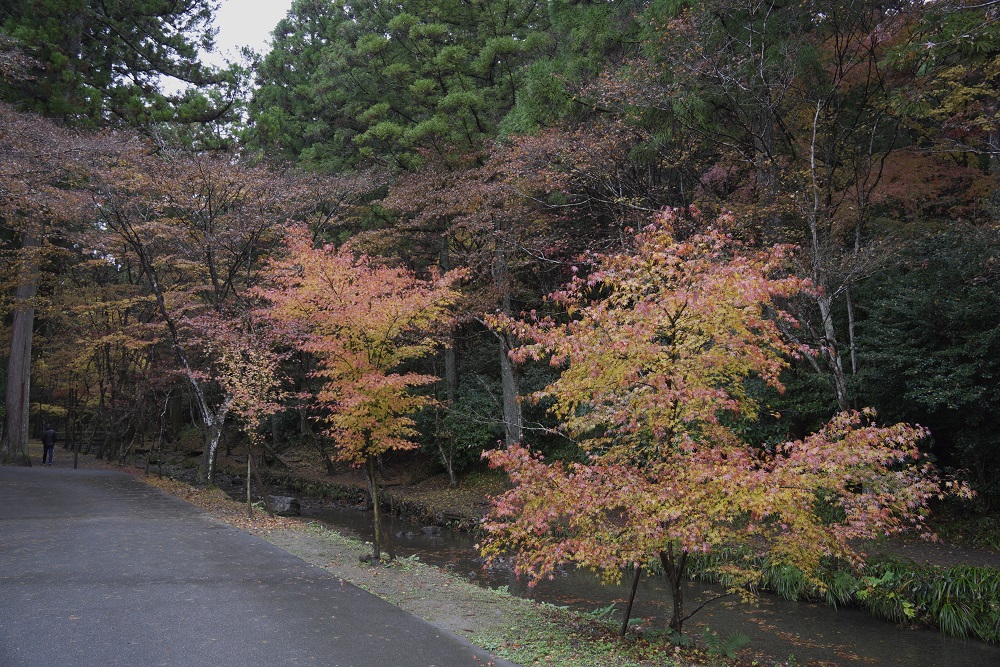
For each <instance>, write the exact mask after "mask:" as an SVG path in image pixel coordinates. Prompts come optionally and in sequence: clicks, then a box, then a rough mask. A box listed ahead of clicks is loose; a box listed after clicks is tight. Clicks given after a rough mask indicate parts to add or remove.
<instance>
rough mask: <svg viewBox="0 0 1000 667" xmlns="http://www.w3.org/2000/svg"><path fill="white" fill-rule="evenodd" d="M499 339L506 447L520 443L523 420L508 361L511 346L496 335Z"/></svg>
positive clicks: (514, 370)
mask: <svg viewBox="0 0 1000 667" xmlns="http://www.w3.org/2000/svg"><path fill="white" fill-rule="evenodd" d="M497 337H498V338H499V339H500V386H501V387H502V389H503V424H504V435H505V437H506V442H507V445H508V446H510V445H514V444H517V443H519V442H521V438H522V437H523V435H524V418H523V416H522V414H521V402H520V401H519V400H518V399H519V395H520V386H519V383H518V381H517V373H516V369H515V368H514V362H513V361H511V359H510V355H509V353H510V350H511V345H510V341H509V340H508V339H507V336H505V335H504V334H498V336H497Z"/></svg>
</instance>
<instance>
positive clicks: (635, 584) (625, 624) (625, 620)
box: [622, 563, 642, 637]
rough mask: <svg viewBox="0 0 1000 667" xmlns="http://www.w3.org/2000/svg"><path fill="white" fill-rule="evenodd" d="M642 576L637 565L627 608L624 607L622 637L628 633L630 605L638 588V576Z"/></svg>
mask: <svg viewBox="0 0 1000 667" xmlns="http://www.w3.org/2000/svg"><path fill="white" fill-rule="evenodd" d="M641 574H642V568H641V567H640V566H639V565H638V563H637V564H636V566H635V576H633V577H632V591H631V592H630V593H629V596H628V606H626V607H625V618H623V619H622V637H624V636H625V633H626V632H628V621H629V619H630V618H632V604H633V603H634V602H635V592H636V590H638V588H639V576H640V575H641Z"/></svg>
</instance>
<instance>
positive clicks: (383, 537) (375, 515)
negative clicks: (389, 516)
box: [365, 456, 396, 564]
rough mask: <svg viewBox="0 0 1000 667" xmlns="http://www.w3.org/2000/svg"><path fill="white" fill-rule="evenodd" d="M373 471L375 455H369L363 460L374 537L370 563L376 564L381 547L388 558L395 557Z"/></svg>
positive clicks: (380, 555) (380, 556)
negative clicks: (370, 502) (370, 503)
mask: <svg viewBox="0 0 1000 667" xmlns="http://www.w3.org/2000/svg"><path fill="white" fill-rule="evenodd" d="M375 473H376V470H375V457H374V456H369V457H368V459H367V460H366V461H365V479H366V481H367V482H368V495H369V496H370V497H371V500H372V524H373V528H374V533H375V539H374V540H372V542H373V544H372V564H376V563H378V562H379V561H380V560H382V550H383V549H385V551H386V554H387V555H388V556H389V560H392V559H394V558H395V557H396V553H395V550H394V549H393V546H392V540H390V539H389V535H388V533H387V532H386V530H385V520H384V519H383V516H382V507H381V505H379V502H378V482H377V481H376V478H375Z"/></svg>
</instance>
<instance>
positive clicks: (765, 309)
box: [482, 211, 939, 632]
mask: <svg viewBox="0 0 1000 667" xmlns="http://www.w3.org/2000/svg"><path fill="white" fill-rule="evenodd" d="M694 214H695V215H696V216H697V212H694ZM680 219H681V216H680V215H679V214H678V213H677V212H675V211H667V212H666V213H664V214H662V215H661V216H659V218H658V219H657V220H656V221H655V222H654V223H653V224H651V225H649V226H648V227H646V228H645V229H644V230H643V231H642V233H641V234H639V236H638V237H637V239H636V247H635V251H634V252H623V253H615V254H608V255H601V256H597V257H595V266H594V270H593V272H591V273H590V274H589V275H587V276H580V277H578V278H576V279H574V280H573V281H572V282H571V283H570V284H568V285H567V286H566V287H565V289H564V290H562V291H559V292H556V293H554V294H552V295H550V298H551V299H552V300H553V302H554V303H555V304H556V305H558V306H560V307H561V308H562V309H563V311H564V315H563V316H562V317H559V318H541V319H539V318H531V317H528V318H527V319H525V320H521V321H519V320H511V319H504V318H498V319H497V320H496V326H498V327H502V328H505V329H507V330H510V331H513V332H516V333H517V335H518V336H520V337H521V338H523V339H524V340H527V341H531V342H530V343H529V344H527V345H525V346H523V347H521V348H519V349H518V350H516V351H515V352H514V356H515V358H518V359H529V358H533V359H539V360H543V359H545V360H548V361H549V363H551V364H552V365H554V366H556V367H557V368H559V369H560V370H561V374H560V375H559V377H558V379H557V380H556V381H554V382H553V383H552V384H550V385H549V386H548V387H546V388H545V389H544V390H543V391H542V392H540V393H539V394H538V395H537V397H538V398H544V399H546V400H548V401H551V408H550V409H551V411H552V412H553V414H554V415H555V416H556V417H558V419H559V420H560V423H561V428H562V429H564V430H565V432H566V433H567V435H568V436H569V437H571V438H573V439H574V440H575V442H577V444H578V445H579V447H580V450H581V452H580V456H579V458H578V459H577V461H575V462H568V463H564V462H559V461H556V462H547V461H545V460H543V459H542V458H541V457H540V456H539V455H538V454H536V453H533V452H531V451H530V450H529V449H528V448H526V447H524V446H514V447H511V448H507V449H503V450H496V451H494V452H491V453H489V455H488V458H489V460H490V462H491V464H492V465H494V466H497V467H500V468H503V469H504V470H505V471H506V472H507V473H508V474H509V475H510V478H511V481H512V483H513V488H512V489H511V490H509V491H507V492H506V493H504V494H502V495H501V496H499V497H498V498H496V499H495V501H494V505H493V508H492V511H491V513H490V515H489V517H488V518H487V520H486V521H485V523H484V528H485V530H486V533H487V536H486V539H485V540H484V542H483V546H482V550H483V553H484V555H485V556H487V557H488V558H496V557H498V556H500V555H502V554H507V553H508V552H510V551H513V552H515V556H514V562H515V571H516V572H517V573H518V574H521V575H528V576H530V578H531V580H532V581H538V580H539V579H542V578H545V577H551V576H552V573H553V571H554V568H555V567H556V566H558V565H560V564H563V563H572V564H576V565H578V566H581V567H586V568H589V569H593V570H596V571H598V572H599V573H601V574H602V576H603V577H604V578H606V579H610V580H615V579H618V578H619V577H620V576H621V573H622V570H623V569H625V568H630V567H634V568H636V569H639V568H650V567H651V566H652V564H653V562H654V561H655V562H658V563H659V565H660V566H662V568H663V570H664V572H665V574H666V576H667V578H668V580H669V582H670V585H671V589H672V592H673V614H672V617H671V621H670V627H671V628H672V629H674V630H675V631H678V632H679V631H681V629H682V627H683V623H684V621H685V620H686V618H687V617H686V616H685V611H684V607H683V598H682V594H681V582H682V578H683V576H684V573H685V569H686V567H687V564H688V559H689V558H690V556H691V555H692V554H698V553H709V552H712V551H714V550H717V549H720V548H722V547H742V548H743V549H746V550H749V551H750V552H752V553H756V554H761V553H763V554H767V555H769V557H770V559H771V562H773V563H779V564H787V565H792V566H795V567H798V568H800V569H801V570H802V571H803V572H804V573H806V576H808V577H811V578H812V579H813V580H814V581H816V580H817V579H816V572H817V570H818V569H819V567H820V565H821V563H822V562H824V559H829V558H832V559H839V560H842V561H845V562H847V563H849V564H851V565H855V566H856V565H858V564H859V563H860V562H861V560H862V558H863V555H862V554H860V553H859V552H858V551H857V550H856V543H855V542H854V540H857V539H858V538H863V537H874V536H882V535H890V534H893V533H896V532H899V531H901V530H903V529H906V528H916V529H918V530H921V531H922V532H924V533H926V529H925V528H924V527H923V520H924V512H925V510H926V505H927V502H928V500H929V499H930V498H931V497H932V495H934V494H936V493H938V492H939V485H938V479H937V476H936V474H935V473H934V471H933V469H932V468H931V466H930V465H929V464H928V463H926V462H925V461H924V460H923V457H922V455H921V454H920V453H919V451H918V450H917V447H916V445H917V443H918V442H919V441H920V440H921V438H923V437H924V436H925V432H924V431H923V430H922V429H921V428H919V427H915V426H910V425H908V424H896V425H893V426H879V425H877V424H876V423H875V421H874V414H873V413H871V412H867V411H866V412H862V413H857V412H844V413H841V414H838V415H837V416H836V417H834V418H833V419H832V420H831V421H830V422H829V423H828V424H827V425H826V426H824V427H823V428H822V429H820V430H819V431H817V432H816V433H814V434H812V435H810V436H808V437H806V438H803V439H801V440H795V441H790V442H784V443H781V444H778V445H776V446H762V444H761V443H755V442H746V441H745V440H744V439H743V438H742V437H741V430H740V428H739V424H740V423H741V421H742V420H754V419H755V418H757V417H758V415H759V411H760V410H761V408H762V406H760V405H758V403H757V402H756V401H755V400H754V398H753V396H752V395H751V394H750V392H748V390H747V384H746V383H747V381H748V380H749V379H751V378H753V379H755V380H757V381H760V382H763V383H765V384H767V385H768V386H770V387H772V388H774V389H776V390H780V389H781V388H782V385H781V379H780V375H781V372H782V370H783V369H784V368H785V367H786V366H787V363H788V362H787V359H788V358H789V357H790V356H792V355H796V354H800V353H801V352H802V351H801V349H800V348H799V347H798V346H796V345H794V344H792V343H790V342H789V341H788V340H787V339H785V338H784V337H783V336H782V335H781V334H780V331H779V322H780V321H784V322H785V323H786V324H789V325H790V324H792V323H793V321H792V319H791V317H790V316H789V315H788V314H787V313H786V312H784V311H782V310H781V308H780V302H781V301H782V300H784V299H786V298H788V297H790V296H792V295H793V294H796V293H798V292H800V291H802V290H803V289H808V288H809V286H808V284H807V283H804V282H803V281H802V280H800V279H797V278H794V277H790V276H788V275H787V268H786V264H787V260H788V253H789V249H788V248H786V247H782V246H775V247H772V248H767V249H763V250H759V251H752V250H750V249H749V248H746V247H744V246H741V245H740V244H739V243H737V242H736V241H734V240H733V239H732V238H731V237H728V236H727V235H726V234H725V233H724V232H723V231H721V230H719V229H717V228H715V227H714V226H713V225H708V224H705V227H706V228H707V231H705V232H704V233H702V234H698V235H695V236H691V237H689V238H686V239H680V238H676V237H675V236H674V233H673V228H674V226H675V225H676V224H677V223H678V222H679V221H680ZM702 222H703V224H704V223H707V222H709V221H702ZM711 222H713V223H714V224H718V225H723V226H727V225H730V224H731V223H732V221H731V220H727V219H726V216H723V217H721V218H720V219H719V220H716V221H711ZM726 568H727V569H728V573H729V574H730V575H731V577H732V578H731V580H732V581H734V582H738V583H737V584H734V585H737V586H738V585H739V584H748V583H749V582H751V581H753V577H754V572H753V571H752V566H751V567H749V568H748V567H745V566H743V565H742V564H741V563H739V562H733V563H730V564H728V565H727V566H726ZM817 583H818V581H817Z"/></svg>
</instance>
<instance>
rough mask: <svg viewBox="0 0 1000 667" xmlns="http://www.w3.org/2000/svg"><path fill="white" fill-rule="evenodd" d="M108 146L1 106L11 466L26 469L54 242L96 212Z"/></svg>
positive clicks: (0, 219)
mask: <svg viewBox="0 0 1000 667" xmlns="http://www.w3.org/2000/svg"><path fill="white" fill-rule="evenodd" d="M106 150H107V146H106V145H105V144H103V143H102V141H101V140H100V139H99V138H94V137H87V136H83V135H79V134H77V133H74V132H72V131H68V130H66V129H64V128H61V127H59V126H57V125H56V124H54V123H52V122H51V121H48V120H46V119H44V118H41V117H38V116H35V115H32V114H24V113H20V112H18V111H16V110H15V109H14V108H12V107H11V106H10V105H7V104H2V103H0V224H2V228H3V230H4V241H5V242H6V243H5V244H4V246H3V247H2V248H0V250H2V252H3V253H4V254H5V255H6V256H7V260H8V261H7V262H5V265H6V267H7V268H10V269H13V271H11V272H10V273H7V274H6V275H5V276H4V277H5V278H6V281H5V282H6V284H5V285H4V287H5V288H9V289H10V291H11V292H12V294H13V300H12V301H11V302H10V311H11V313H12V325H11V333H10V348H9V353H8V355H7V389H6V420H5V422H4V435H3V445H2V450H0V451H2V452H3V453H2V455H0V456H2V458H3V459H4V460H8V461H10V460H17V461H22V462H27V449H26V447H27V437H28V407H29V400H30V386H31V356H32V354H31V349H32V334H33V330H34V322H35V306H36V303H37V299H36V297H37V295H38V284H39V273H40V270H41V267H42V264H43V260H44V258H45V257H47V256H49V255H50V251H51V250H52V248H53V245H52V240H53V237H54V236H55V235H56V234H58V233H59V232H61V231H65V229H66V228H68V227H71V226H72V225H74V224H79V223H81V222H82V220H83V219H84V218H85V216H86V215H87V214H88V213H89V203H90V201H91V198H90V195H89V193H88V191H87V181H88V179H89V178H90V174H91V173H92V171H93V169H94V167H95V165H96V164H97V163H98V162H99V161H100V159H101V157H102V156H103V155H104V154H105V152H106Z"/></svg>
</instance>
